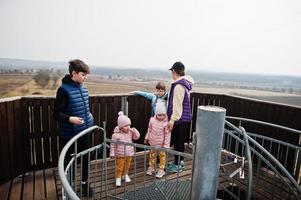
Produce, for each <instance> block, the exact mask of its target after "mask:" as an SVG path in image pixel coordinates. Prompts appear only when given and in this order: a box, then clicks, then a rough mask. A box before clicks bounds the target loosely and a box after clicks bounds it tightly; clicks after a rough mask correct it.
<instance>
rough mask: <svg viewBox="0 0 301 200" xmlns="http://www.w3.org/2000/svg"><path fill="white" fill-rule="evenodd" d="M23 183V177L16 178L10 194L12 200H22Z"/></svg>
mask: <svg viewBox="0 0 301 200" xmlns="http://www.w3.org/2000/svg"><path fill="white" fill-rule="evenodd" d="M22 182H23V181H22V178H21V177H16V178H14V180H13V184H12V188H11V193H10V199H21V196H22V193H21V191H22Z"/></svg>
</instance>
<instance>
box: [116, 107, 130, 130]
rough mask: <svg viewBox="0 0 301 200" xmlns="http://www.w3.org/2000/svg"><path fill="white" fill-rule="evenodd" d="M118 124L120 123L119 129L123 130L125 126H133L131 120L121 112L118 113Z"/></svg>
mask: <svg viewBox="0 0 301 200" xmlns="http://www.w3.org/2000/svg"><path fill="white" fill-rule="evenodd" d="M117 123H118V127H119V128H122V127H124V126H127V125H131V120H130V118H128V117H127V116H125V115H124V114H123V112H122V111H120V112H119V113H118V120H117Z"/></svg>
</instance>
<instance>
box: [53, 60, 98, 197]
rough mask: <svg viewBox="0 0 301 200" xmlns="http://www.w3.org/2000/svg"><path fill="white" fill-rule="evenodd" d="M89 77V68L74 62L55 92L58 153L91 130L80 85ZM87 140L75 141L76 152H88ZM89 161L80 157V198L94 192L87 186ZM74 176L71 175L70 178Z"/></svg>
mask: <svg viewBox="0 0 301 200" xmlns="http://www.w3.org/2000/svg"><path fill="white" fill-rule="evenodd" d="M89 73H90V69H89V66H88V65H87V64H85V63H84V62H83V61H81V60H79V59H76V60H72V61H70V62H69V74H67V75H65V77H64V78H63V80H62V85H61V86H60V87H59V88H58V90H57V94H56V98H55V102H54V109H53V117H54V118H55V120H56V121H57V122H58V132H59V141H60V145H59V146H60V151H61V150H62V149H63V147H64V146H65V145H66V144H67V142H68V141H69V140H70V139H71V138H72V137H74V136H75V135H77V134H78V133H80V132H81V131H83V130H85V129H87V128H89V127H91V126H93V124H94V122H93V117H92V115H91V113H90V110H89V93H88V90H87V88H86V87H85V86H84V85H83V83H84V81H85V80H86V78H87V75H88V74H89ZM89 144H90V141H89V137H88V136H86V137H82V138H80V139H79V140H78V143H77V145H78V152H80V151H83V150H85V149H88V148H89ZM73 151H74V148H71V149H69V151H68V152H67V154H66V159H65V163H64V166H65V167H66V165H67V164H68V163H69V161H70V159H71V156H70V154H72V153H74V152H73ZM88 164H89V163H88V158H87V155H84V156H83V169H82V176H81V177H82V180H81V187H82V194H83V195H84V196H91V195H92V194H93V190H92V189H91V188H90V186H89V184H88V183H87V180H88ZM73 175H74V174H73Z"/></svg>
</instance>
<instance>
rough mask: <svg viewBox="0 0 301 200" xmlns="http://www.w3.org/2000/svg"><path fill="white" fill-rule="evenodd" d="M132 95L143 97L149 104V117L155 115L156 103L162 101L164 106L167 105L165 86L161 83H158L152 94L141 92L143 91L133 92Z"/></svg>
mask: <svg viewBox="0 0 301 200" xmlns="http://www.w3.org/2000/svg"><path fill="white" fill-rule="evenodd" d="M131 93H132V94H136V95H139V96H143V97H145V98H146V99H147V100H149V101H150V102H151V106H152V113H151V116H152V117H153V116H154V115H155V110H156V103H157V102H158V101H163V102H164V103H165V105H167V98H168V93H167V92H166V86H165V84H164V82H163V81H158V83H157V85H156V91H155V92H154V93H149V92H143V91H134V92H131Z"/></svg>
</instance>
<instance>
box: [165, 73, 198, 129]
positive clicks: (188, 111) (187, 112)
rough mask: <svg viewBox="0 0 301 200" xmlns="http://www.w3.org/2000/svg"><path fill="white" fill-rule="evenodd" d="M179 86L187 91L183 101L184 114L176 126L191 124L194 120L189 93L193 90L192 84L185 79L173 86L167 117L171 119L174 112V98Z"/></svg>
mask: <svg viewBox="0 0 301 200" xmlns="http://www.w3.org/2000/svg"><path fill="white" fill-rule="evenodd" d="M177 84H181V85H182V86H183V87H184V89H185V95H184V100H183V104H182V106H183V112H182V115H181V118H180V119H179V120H178V121H176V122H175V124H181V123H184V122H190V121H191V119H192V115H191V105H190V95H189V91H190V90H191V89H192V83H190V82H189V81H188V80H186V79H185V78H183V79H180V80H178V81H176V82H174V83H172V84H171V88H170V93H169V99H168V108H167V115H168V117H169V118H170V117H171V115H172V112H173V97H174V89H175V86H176V85H177Z"/></svg>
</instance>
